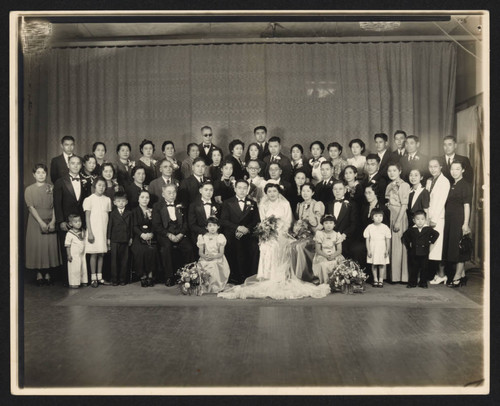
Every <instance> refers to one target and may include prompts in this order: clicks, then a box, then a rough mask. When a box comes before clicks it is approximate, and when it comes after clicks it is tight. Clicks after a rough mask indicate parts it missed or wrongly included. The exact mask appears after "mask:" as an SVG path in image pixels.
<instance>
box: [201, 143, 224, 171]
mask: <svg viewBox="0 0 500 406" xmlns="http://www.w3.org/2000/svg"><path fill="white" fill-rule="evenodd" d="M203 144H204V143H203V142H202V143H201V144H198V148H199V149H200V158H203V159H204V160H205V163H206V164H207V166H208V165H212V162H213V161H212V160H211V159H210V155H212V151H213V150H214V149H215V148H218V147H217V145H214V144H212V143H210V149H209V150H208V153H205V148H203ZM219 149H220V148H219Z"/></svg>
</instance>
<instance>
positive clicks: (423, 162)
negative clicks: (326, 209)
mask: <svg viewBox="0 0 500 406" xmlns="http://www.w3.org/2000/svg"><path fill="white" fill-rule="evenodd" d="M399 164H400V165H401V179H403V180H404V181H405V182H407V183H410V180H409V176H410V172H411V170H412V169H419V170H420V173H421V174H422V183H423V184H425V183H424V182H425V180H426V179H427V178H428V177H429V159H428V158H427V157H426V156H425V155H422V154H421V153H420V152H418V151H417V153H416V154H415V157H414V158H413V160H411V161H410V160H409V155H405V156H403V157H401V159H400V160H399Z"/></svg>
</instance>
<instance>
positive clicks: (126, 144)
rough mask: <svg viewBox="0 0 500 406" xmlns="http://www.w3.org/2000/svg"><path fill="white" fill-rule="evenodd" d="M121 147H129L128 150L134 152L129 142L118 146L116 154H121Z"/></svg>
mask: <svg viewBox="0 0 500 406" xmlns="http://www.w3.org/2000/svg"><path fill="white" fill-rule="evenodd" d="M121 147H128V150H129V151H132V147H131V146H130V144H129V143H128V142H120V143H119V144H118V145H117V146H116V153H117V154H118V152H120V148H121Z"/></svg>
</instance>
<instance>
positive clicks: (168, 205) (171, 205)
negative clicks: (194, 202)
mask: <svg viewBox="0 0 500 406" xmlns="http://www.w3.org/2000/svg"><path fill="white" fill-rule="evenodd" d="M167 207H175V204H173V203H167Z"/></svg>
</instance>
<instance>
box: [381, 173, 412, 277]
mask: <svg viewBox="0 0 500 406" xmlns="http://www.w3.org/2000/svg"><path fill="white" fill-rule="evenodd" d="M410 189H411V188H410V185H409V184H408V183H406V182H405V181H404V180H402V179H397V180H393V181H392V182H391V183H389V184H388V185H387V189H386V190H385V198H386V199H387V200H388V202H389V211H390V213H391V222H390V224H391V233H392V240H391V264H392V265H391V281H392V282H408V260H407V255H406V248H405V246H404V245H403V242H402V241H401V238H402V237H403V233H404V232H405V231H406V230H407V228H408V216H407V215H406V213H403V215H402V217H401V224H400V229H399V231H398V232H397V233H395V232H394V231H393V227H394V223H395V222H396V218H397V216H398V213H399V211H400V210H401V205H403V204H406V205H408V198H409V195H410Z"/></svg>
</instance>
